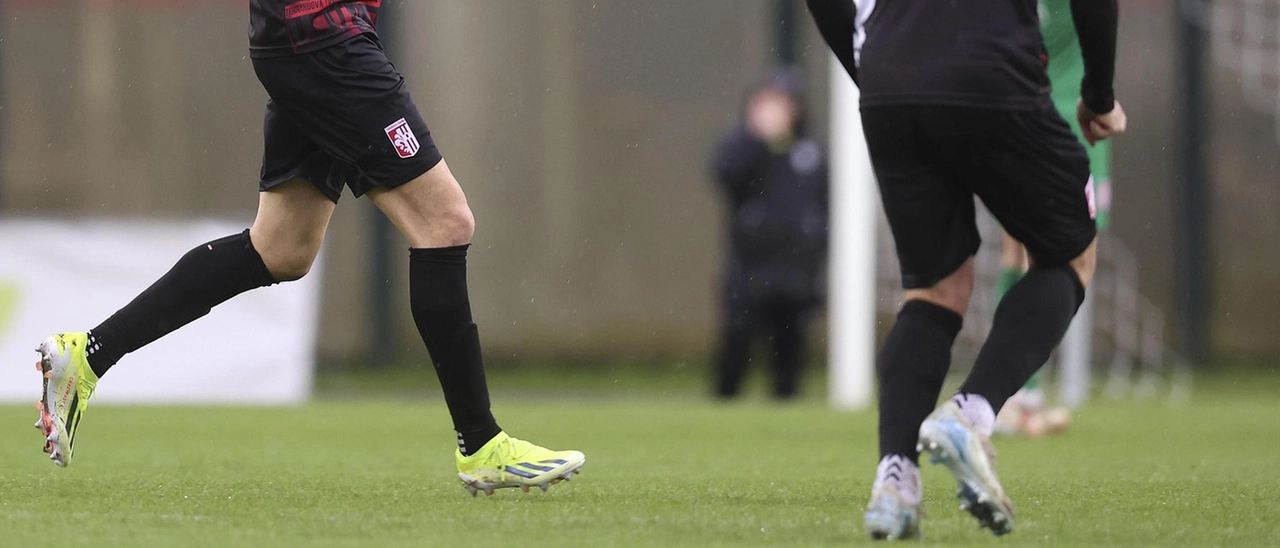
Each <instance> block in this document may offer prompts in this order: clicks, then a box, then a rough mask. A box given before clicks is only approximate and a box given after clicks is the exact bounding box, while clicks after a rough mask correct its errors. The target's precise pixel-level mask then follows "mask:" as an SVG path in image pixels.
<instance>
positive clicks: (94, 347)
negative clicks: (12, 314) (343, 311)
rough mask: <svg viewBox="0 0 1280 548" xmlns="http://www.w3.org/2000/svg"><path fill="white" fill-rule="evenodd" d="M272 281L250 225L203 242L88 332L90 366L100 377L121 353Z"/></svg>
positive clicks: (120, 356) (149, 341)
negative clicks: (253, 239) (250, 234)
mask: <svg viewBox="0 0 1280 548" xmlns="http://www.w3.org/2000/svg"><path fill="white" fill-rule="evenodd" d="M274 283H276V280H275V279H274V278H272V276H271V272H270V271H269V270H267V265H265V264H263V262H262V257H261V256H259V255H258V252H257V250H255V249H254V248H253V242H251V241H249V231H248V230H245V231H244V232H242V233H240V234H236V235H233V236H227V237H226V238H221V239H217V240H214V241H212V242H208V243H205V244H203V245H201V246H200V247H197V248H195V249H192V250H191V251H189V252H187V254H186V255H183V256H182V258H181V259H178V262H177V264H174V265H173V268H171V269H169V272H167V273H165V275H164V276H161V277H160V279H159V280H156V282H155V283H153V284H151V287H148V288H147V289H146V291H143V292H142V293H141V294H140V295H138V296H137V297H135V298H134V299H133V301H131V302H130V303H129V304H127V305H125V307H124V308H121V309H120V310H119V311H117V312H116V313H115V314H112V315H111V317H110V318H107V320H106V321H104V322H102V324H101V325H99V326H98V327H95V328H93V330H92V331H90V332H89V367H90V368H91V369H93V373H94V374H95V375H97V376H98V377H102V376H103V375H105V374H106V373H107V370H109V369H111V366H113V365H115V364H116V362H118V361H120V358H122V357H124V355H125V354H128V353H130V352H133V351H134V350H137V349H139V348H142V347H143V346H146V345H148V344H151V343H152V342H153V341H155V340H156V339H159V338H160V337H163V336H165V335H167V334H169V333H172V332H173V331H175V330H177V329H178V328H179V327H182V326H184V325H187V324H189V323H191V322H192V321H194V320H195V319H197V318H199V317H201V316H204V315H205V314H208V313H209V310H210V309H212V308H213V307H214V306H217V305H218V304H221V303H222V302H225V301H226V300H227V299H230V298H232V297H234V296H236V295H239V294H241V293H244V292H245V291H248V290H250V289H255V288H258V287H264V286H268V285H271V284H274Z"/></svg>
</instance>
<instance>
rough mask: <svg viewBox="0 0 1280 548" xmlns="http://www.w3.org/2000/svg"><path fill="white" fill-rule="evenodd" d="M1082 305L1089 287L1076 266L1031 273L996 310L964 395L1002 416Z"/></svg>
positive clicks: (1009, 293)
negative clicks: (984, 402)
mask: <svg viewBox="0 0 1280 548" xmlns="http://www.w3.org/2000/svg"><path fill="white" fill-rule="evenodd" d="M1082 302H1084V285H1082V284H1081V283H1080V278H1079V277H1078V276H1076V272H1075V270H1073V269H1072V268H1071V267H1069V266H1059V267H1053V268H1032V269H1031V270H1029V271H1028V272H1027V274H1026V276H1023V277H1022V280H1020V281H1019V282H1018V283H1016V284H1014V286H1013V287H1012V288H1010V289H1009V292H1008V293H1006V294H1005V296H1004V299H1001V300H1000V305H999V306H998V307H996V315H995V318H994V319H993V320H992V323H991V334H990V335H988V336H987V341H986V342H985V343H983V345H982V350H980V351H979V352H978V360H977V362H975V363H974V364H973V371H971V372H970V373H969V378H968V379H965V381H964V385H962V386H961V387H960V393H961V394H977V395H979V396H982V397H984V398H986V399H987V402H989V403H990V404H991V408H992V410H994V411H995V412H996V413H999V412H1000V408H1001V407H1003V406H1004V402H1005V401H1006V400H1008V399H1009V397H1010V396H1013V394H1014V393H1015V392H1017V391H1018V389H1019V388H1021V387H1022V385H1023V384H1025V383H1026V382H1027V380H1029V379H1030V378H1031V376H1032V375H1034V374H1035V373H1036V371H1037V370H1039V369H1040V366H1042V365H1044V363H1045V361H1047V360H1048V359H1049V354H1050V353H1051V352H1053V348H1054V347H1056V346H1058V343H1059V342H1062V337H1063V335H1065V334H1066V333H1067V327H1069V326H1070V325H1071V318H1072V317H1074V316H1075V315H1076V310H1077V309H1079V308H1080V303H1082Z"/></svg>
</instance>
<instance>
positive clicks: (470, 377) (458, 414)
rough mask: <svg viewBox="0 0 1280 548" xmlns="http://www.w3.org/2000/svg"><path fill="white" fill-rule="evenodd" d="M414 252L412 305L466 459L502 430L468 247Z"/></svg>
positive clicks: (411, 258) (410, 254) (410, 271)
mask: <svg viewBox="0 0 1280 548" xmlns="http://www.w3.org/2000/svg"><path fill="white" fill-rule="evenodd" d="M468 247H470V246H467V245H460V246H454V247H443V248H432V249H416V248H415V249H410V250H409V304H410V306H411V307H412V309H413V321H414V323H415V324H417V325H418V333H420V334H421V335H422V341H423V342H424V343H426V344H427V352H429V353H430V354H431V362H432V363H433V364H435V368H436V376H437V377H439V378H440V387H441V388H443V389H444V401H445V404H447V405H448V406H449V415H450V416H452V417H453V428H454V430H456V431H457V432H458V447H459V449H460V450H461V451H462V454H463V455H470V454H471V453H473V452H475V451H478V450H479V449H480V447H481V446H483V445H484V444H485V443H488V441H489V440H491V439H493V437H494V436H497V435H498V433H499V432H501V431H502V429H500V428H498V423H497V421H495V420H494V418H493V414H492V413H491V412H490V411H489V388H488V386H486V385H485V380H484V361H483V359H482V358H481V356H480V333H479V331H477V330H476V324H475V323H474V322H472V321H471V300H470V298H469V297H467V248H468Z"/></svg>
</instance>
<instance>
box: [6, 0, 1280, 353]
mask: <svg viewBox="0 0 1280 548" xmlns="http://www.w3.org/2000/svg"><path fill="white" fill-rule="evenodd" d="M775 9H776V5H775V2H774V1H772V0H645V1H642V2H641V1H623V0H595V1H589V0H537V1H519V0H413V1H412V2H388V7H387V8H386V10H387V12H386V15H385V16H384V19H383V21H382V25H383V26H384V27H386V30H387V31H388V34H389V36H388V42H389V46H390V50H391V57H392V60H393V61H395V62H396V64H397V66H398V67H399V68H400V70H401V71H402V72H403V73H404V74H405V76H406V77H407V78H408V81H409V83H410V86H411V90H412V92H413V93H414V96H415V99H416V100H417V102H418V104H419V106H420V108H421V109H422V111H423V114H424V116H425V118H426V119H427V121H428V123H429V124H430V125H431V127H432V132H433V135H434V137H435V139H436V141H437V143H438V144H439V146H440V148H441V150H442V151H443V152H444V154H445V156H446V158H447V159H448V161H449V163H450V166H451V168H452V169H453V171H454V173H455V174H456V175H457V176H458V178H459V180H460V181H461V182H462V184H463V186H464V188H465V189H466V190H467V191H468V195H469V198H470V200H471V204H472V206H473V208H474V210H475V212H476V215H477V218H478V224H479V227H478V232H477V236H476V239H475V244H474V246H473V249H472V254H471V264H472V266H471V268H470V271H471V285H472V298H473V304H474V307H475V314H476V316H477V322H478V323H479V324H480V326H481V332H482V337H483V339H484V341H485V351H486V354H487V356H488V358H489V359H490V360H492V361H521V362H550V361H552V360H555V361H584V362H586V361H591V362H600V361H613V362H657V361H662V362H691V363H702V362H705V361H706V359H707V357H708V355H709V352H710V348H711V346H712V345H711V341H712V339H713V330H714V326H715V320H716V318H717V314H718V309H717V302H718V301H717V300H718V296H719V293H718V291H719V290H718V271H719V268H720V264H721V243H722V233H721V228H720V226H721V224H722V223H721V210H720V203H719V201H718V200H717V197H716V196H715V194H714V192H713V191H714V189H713V187H712V185H711V182H710V181H709V180H708V177H707V156H708V154H709V152H710V150H711V147H712V146H713V144H714V142H715V140H716V139H717V138H718V137H719V135H720V134H721V133H722V132H724V131H725V130H727V129H728V128H730V127H732V125H733V124H735V123H737V115H738V109H739V103H740V99H741V96H742V93H743V91H744V89H745V88H746V87H747V86H748V85H749V84H750V83H751V82H752V81H753V80H755V79H756V78H758V77H759V76H760V75H761V74H763V73H764V72H765V71H766V70H767V69H768V68H769V67H770V66H772V65H773V64H774V63H775V62H776V61H775V60H776V51H775V39H774V37H775V34H776V31H777V29H776V27H777V24H778V23H777V18H776V17H775V15H774V14H775V13H776V12H775ZM796 9H797V11H796V13H798V14H799V15H800V17H801V18H807V15H806V14H805V13H804V12H803V7H798V8H796ZM1122 9H1123V10H1124V11H1123V13H1124V16H1123V22H1122V30H1121V48H1120V50H1121V53H1120V67H1121V70H1120V71H1119V82H1118V88H1119V90H1118V94H1119V97H1120V99H1121V101H1123V102H1124V104H1125V106H1126V108H1127V109H1128V110H1129V113H1130V118H1131V121H1132V123H1131V131H1130V133H1129V134H1128V135H1126V136H1125V137H1123V138H1122V139H1121V140H1120V141H1118V143H1117V145H1116V147H1115V150H1116V157H1115V181H1116V184H1115V208H1114V218H1115V227H1114V231H1115V232H1116V233H1117V235H1118V236H1119V237H1120V238H1121V239H1122V240H1124V241H1125V242H1126V243H1128V244H1129V246H1130V247H1132V248H1133V249H1134V252H1135V253H1136V255H1137V257H1138V259H1139V262H1140V265H1141V271H1140V277H1141V284H1142V287H1143V293H1144V294H1146V295H1147V296H1148V297H1149V298H1151V299H1153V300H1154V301H1155V302H1156V303H1157V304H1159V305H1161V306H1162V307H1163V308H1165V309H1166V310H1167V311H1169V313H1170V315H1171V316H1172V315H1173V311H1174V310H1175V307H1174V303H1175V299H1176V297H1177V296H1178V294H1179V291H1181V290H1182V289H1183V288H1181V287H1180V286H1179V282H1178V280H1177V277H1176V276H1175V275H1174V265H1175V259H1176V255H1175V254H1176V253H1177V251H1176V250H1177V249H1178V248H1177V245H1176V235H1177V233H1178V228H1179V226H1180V225H1179V223H1180V222H1181V220H1180V218H1179V216H1178V214H1177V210H1176V209H1175V208H1176V207H1177V205H1178V203H1177V197H1176V196H1177V189H1178V188H1179V187H1178V185H1179V184H1180V183H1179V177H1180V173H1179V170H1180V166H1181V165H1182V164H1181V163H1180V162H1179V158H1178V152H1177V150H1178V148H1177V142H1178V139H1177V135H1178V125H1177V111H1178V108H1179V107H1180V99H1179V97H1180V96H1179V90H1180V87H1179V86H1180V82H1179V81H1178V80H1177V74H1178V72H1177V70H1178V58H1177V51H1178V48H1177V45H1178V44H1177V34H1176V29H1177V28H1178V25H1179V23H1180V21H1181V18H1182V17H1183V15H1182V14H1181V12H1180V10H1179V9H1178V7H1177V5H1175V4H1174V3H1171V2H1167V1H1161V0H1142V1H1122ZM247 15H248V14H247V8H246V4H245V2H243V1H242V0H238V1H236V0H228V1H222V0H217V1H214V0H209V1H167V2H166V1H154V0H152V1H127V0H114V1H103V0H97V1H94V0H28V1H15V0H9V1H5V2H0V214H3V215H6V216H58V217H84V216H91V217H135V216H156V217H193V216H195V217H205V216H208V217H224V218H232V219H239V220H243V222H244V223H245V225H246V226H247V225H248V223H249V222H250V221H251V220H252V216H253V210H254V205H255V203H256V191H255V190H256V181H257V172H258V167H259V160H260V156H261V141H262V134H261V118H262V109H263V105H264V103H265V100H266V95H265V93H264V92H263V91H262V90H261V88H260V87H259V86H258V84H257V82H256V80H255V77H254V75H253V72H252V68H251V65H250V63H249V60H248V58H247V55H246V52H247V42H246V28H247ZM797 28H798V29H800V33H801V36H800V37H799V38H798V40H799V43H800V45H801V47H800V50H799V58H800V60H801V63H802V65H803V67H804V70H805V71H806V73H807V74H809V75H810V84H811V85H810V88H811V89H810V96H811V99H812V106H813V115H814V121H815V122H816V124H815V129H816V130H817V131H818V134H819V135H823V134H824V131H825V114H826V104H825V96H826V86H827V81H826V74H827V70H828V68H827V62H828V57H827V53H826V50H825V47H823V46H822V45H821V42H820V41H819V39H818V38H817V37H816V32H814V31H813V29H812V28H811V25H810V23H809V22H808V21H807V20H805V19H802V20H801V21H799V24H798V25H797ZM1273 49H1274V48H1273ZM1273 61H1274V59H1273ZM1206 62H1207V63H1209V64H1210V70H1209V73H1208V74H1209V75H1210V79H1209V82H1208V85H1209V87H1208V89H1209V91H1210V100H1211V101H1210V102H1211V105H1212V109H1211V111H1210V113H1209V114H1210V116H1209V117H1208V118H1207V121H1208V122H1209V125H1208V127H1209V132H1208V135H1206V136H1205V137H1206V142H1207V143H1208V147H1209V148H1208V150H1209V152H1210V155H1209V158H1210V163H1209V168H1210V178H1209V184H1210V190H1211V194H1210V196H1211V201H1210V202H1209V205H1210V217H1209V219H1210V224H1209V226H1208V227H1207V230H1208V237H1209V239H1210V244H1211V246H1210V247H1211V249H1212V260H1211V261H1210V262H1211V264H1210V268H1209V273H1210V278H1209V279H1210V280H1211V281H1212V283H1211V291H1210V296H1211V299H1210V304H1211V311H1210V312H1211V313H1210V316H1209V317H1210V318H1211V320H1212V321H1211V323H1210V326H1211V328H1210V329H1211V332H1210V334H1211V348H1212V350H1213V352H1214V354H1215V355H1217V356H1219V357H1262V356H1277V355H1280V337H1274V336H1272V333H1275V332H1276V331H1277V330H1278V329H1280V314H1277V312H1276V308H1277V304H1280V303H1278V301H1280V299H1278V298H1277V297H1276V294H1277V292H1280V251H1277V246H1276V245H1274V244H1273V243H1272V242H1274V241H1276V239H1277V238H1280V216H1277V215H1276V214H1275V211H1276V210H1277V207H1280V181H1277V179H1280V165H1277V163H1278V162H1280V160H1277V158H1278V157H1280V155H1278V154H1277V136H1276V131H1275V126H1274V124H1275V119H1274V118H1272V117H1271V116H1270V115H1269V114H1267V113H1261V112H1259V111H1258V110H1256V109H1253V108H1250V107H1249V106H1248V105H1247V104H1246V103H1245V101H1244V100H1243V99H1242V94H1243V93H1244V91H1243V88H1242V86H1241V84H1240V75H1239V72H1238V71H1236V70H1232V69H1230V68H1228V67H1222V66H1218V65H1217V64H1215V62H1214V60H1213V59H1212V58H1208V59H1206ZM377 230H382V228H380V225H378V224H377V223H376V222H375V220H374V211H373V209H372V207H371V206H370V205H369V204H367V203H362V202H357V201H355V200H352V199H351V198H350V196H349V195H348V196H347V197H345V198H344V200H343V203H342V204H341V206H340V207H339V209H338V213H337V215H336V216H335V219H334V223H333V226H332V228H331V230H330V232H329V236H328V242H327V248H326V256H325V260H326V262H325V265H324V268H323V271H322V272H320V273H319V274H320V275H321V276H323V285H324V295H325V297H324V302H323V304H322V315H321V319H320V322H321V347H320V355H321V356H322V359H323V360H324V361H326V362H330V363H345V362H360V361H363V360H365V359H367V357H368V356H369V355H370V351H371V350H373V349H372V348H371V346H372V345H374V344H377V343H375V341H386V342H385V344H388V345H389V347H390V349H389V350H388V349H382V350H383V352H382V355H384V356H387V355H389V356H392V357H393V358H394V359H422V358H423V357H424V352H423V351H422V349H421V348H422V347H421V343H420V342H419V341H418V340H417V334H416V332H414V330H413V325H412V322H411V321H410V319H409V314H408V307H407V305H404V303H405V298H406V292H407V284H406V280H405V277H406V276H405V270H406V268H407V267H406V266H405V257H406V256H407V254H406V253H404V252H403V251H404V248H405V247H406V245H405V244H404V243H403V242H402V241H400V240H398V239H395V240H393V241H392V245H391V249H392V250H393V255H392V256H393V257H394V262H393V264H392V268H391V269H390V270H389V272H388V274H387V275H386V276H383V277H382V278H383V279H377V280H375V279H374V278H373V277H372V276H373V274H372V273H371V271H370V268H369V264H370V261H371V249H373V242H374V241H375V240H376V238H375V236H374V232H375V231H377ZM397 238H398V237H397ZM195 243H197V242H193V244H195ZM174 259H176V257H175V258H174ZM0 260H2V259H0ZM376 283H381V284H385V286H386V287H387V288H388V289H389V290H390V295H391V298H392V302H393V303H395V305H396V306H393V307H392V310H393V311H394V313H395V314H394V316H393V317H392V318H391V323H390V325H391V326H392V335H391V336H390V337H376V336H375V333H374V331H375V327H374V326H375V325H378V323H377V321H375V319H374V318H372V315H371V311H370V302H371V297H372V296H373V295H374V294H375V293H376V291H375V289H374V287H375V284H376ZM139 289H141V287H139ZM122 304H123V303H122ZM86 321H89V320H88V319H87V320H86ZM1172 321H1176V318H1174V319H1172ZM81 327H91V326H87V325H86V326H81ZM1172 342H1173V344H1174V346H1177V344H1178V341H1176V340H1174V341H1172Z"/></svg>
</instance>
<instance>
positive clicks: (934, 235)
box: [862, 107, 981, 289]
mask: <svg viewBox="0 0 1280 548" xmlns="http://www.w3.org/2000/svg"><path fill="white" fill-rule="evenodd" d="M919 114H920V113H919V111H918V110H917V109H915V108H914V107H876V108H868V109H863V111H862V124H863V131H864V132H865V133H866V137H867V147H868V150H869V151H870V153H871V163H872V166H873V167H874V169H875V174H876V180H877V182H878V184H879V186H880V197H881V200H882V201H883V203H884V211H885V215H886V216H887V217H888V220H889V228H890V229H891V230H892V231H893V240H894V245H895V248H896V249H897V252H898V263H899V265H900V266H901V268H902V286H903V288H905V289H923V288H927V287H932V286H934V285H935V284H937V283H938V282H939V281H941V280H942V279H944V278H946V277H947V276H948V275H950V274H951V273H952V272H955V271H956V270H957V269H958V268H960V266H961V265H963V264H964V262H965V261H966V260H968V258H969V257H971V256H973V254H974V253H975V252H977V250H978V245H979V244H980V243H981V238H980V237H979V236H978V229H977V225H976V224H975V222H974V203H973V195H972V194H971V193H970V192H969V191H968V189H966V188H965V187H964V186H963V185H960V184H957V182H956V181H955V180H954V177H953V176H952V175H951V174H950V173H944V172H943V171H942V170H939V169H938V167H937V165H936V162H935V159H934V158H933V156H932V154H931V153H930V151H929V150H927V149H928V147H929V146H930V143H929V141H928V140H927V139H926V138H925V136H924V135H922V134H921V133H920V127H919V120H918V116H919Z"/></svg>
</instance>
